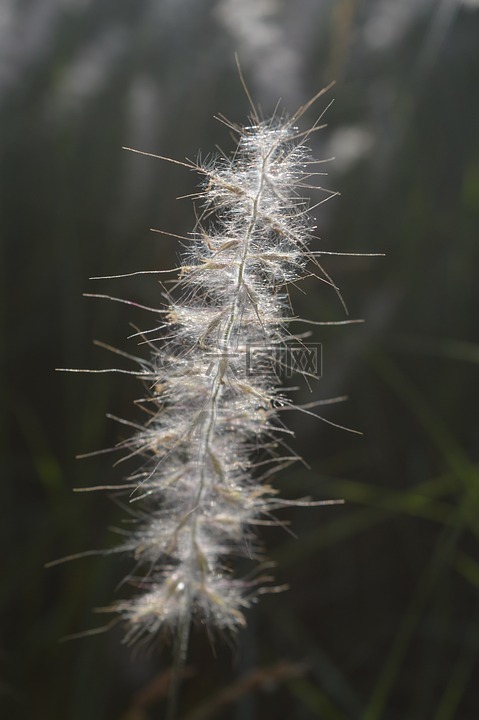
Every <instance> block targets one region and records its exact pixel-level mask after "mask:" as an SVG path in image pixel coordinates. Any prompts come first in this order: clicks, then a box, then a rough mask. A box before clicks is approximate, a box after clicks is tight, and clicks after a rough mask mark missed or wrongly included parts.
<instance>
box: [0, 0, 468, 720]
mask: <svg viewBox="0 0 479 720" xmlns="http://www.w3.org/2000/svg"><path fill="white" fill-rule="evenodd" d="M235 52H237V53H238V56H239V59H240V62H241V66H242V70H243V73H244V76H245V79H246V82H247V84H248V87H249V89H250V91H251V94H252V96H253V97H254V99H255V102H256V103H257V104H258V106H259V107H260V108H261V109H262V111H263V113H264V114H265V115H266V116H267V115H268V114H270V113H271V112H273V111H274V109H275V107H276V104H277V102H278V100H280V107H281V108H282V109H283V110H285V111H287V112H289V113H293V112H294V111H295V110H296V109H297V107H298V106H299V105H301V104H302V103H304V102H305V101H306V100H308V99H309V98H310V97H311V96H312V95H314V94H315V93H316V92H317V91H318V90H319V89H320V88H321V87H323V86H324V85H326V84H327V83H329V82H330V81H331V80H336V82H337V84H336V87H335V88H334V89H333V90H331V91H330V92H329V93H328V95H327V96H325V98H323V99H322V100H321V101H320V102H319V103H318V105H316V106H315V107H314V108H312V109H311V110H310V111H309V113H308V115H307V116H306V117H305V118H304V119H303V121H302V122H303V123H304V125H303V128H305V127H307V125H308V124H312V123H313V122H314V120H315V119H316V117H317V116H318V115H319V114H320V113H321V112H322V110H324V108H325V107H326V105H327V104H328V103H329V101H330V100H331V99H333V98H334V104H333V105H332V106H331V107H330V108H329V110H328V111H327V116H326V120H327V122H328V128H327V129H325V130H323V131H321V132H320V133H316V134H315V135H314V137H313V138H312V142H313V144H314V148H313V149H314V153H315V155H316V156H317V157H322V158H326V157H331V156H334V157H335V160H334V161H332V162H331V163H329V164H328V165H327V169H328V172H329V178H327V183H326V182H325V184H327V186H328V187H331V188H333V189H335V190H339V191H340V192H341V197H340V198H334V199H333V200H331V201H330V202H328V203H326V204H324V205H322V206H321V207H320V208H318V209H317V210H316V211H315V215H316V217H317V224H318V235H320V236H321V238H322V240H315V241H314V249H316V250H317V249H326V250H337V251H344V252H353V253H356V252H357V253H359V252H381V253H385V257H384V258H354V257H353V258H340V257H336V258H335V257H330V258H326V259H325V260H324V266H325V268H326V269H327V271H328V272H329V273H330V274H331V275H332V276H333V277H334V279H335V281H336V283H337V284H338V285H339V286H340V288H341V290H342V293H343V296H344V298H345V301H346V302H347V305H348V307H349V311H350V314H351V317H354V318H357V317H362V318H364V319H365V320H366V324H364V325H351V326H345V327H334V328H317V331H316V330H315V332H314V335H313V337H312V340H314V341H315V342H322V343H323V353H324V366H323V378H322V380H321V381H320V382H319V383H317V384H316V385H315V386H314V387H313V396H312V397H311V396H310V395H308V393H307V392H306V391H304V392H303V394H302V400H303V401H306V402H307V401H310V400H311V399H314V398H318V397H319V398H328V397H332V396H335V395H338V394H341V395H342V394H344V395H348V397H349V399H348V402H346V403H343V404H340V405H334V406H331V407H325V408H324V409H323V414H324V417H325V418H326V419H328V420H330V421H332V422H336V423H340V424H343V425H347V426H350V427H354V428H357V429H360V430H361V431H362V432H363V433H364V435H363V436H362V437H359V436H357V435H352V434H350V433H348V432H345V431H341V430H337V429H334V428H333V427H330V426H328V425H326V424H324V423H321V422H319V421H315V420H314V419H313V418H305V417H301V416H300V417H293V416H291V418H290V423H291V427H293V428H294V429H295V431H296V435H297V438H296V441H295V447H296V448H297V449H298V450H299V452H300V453H301V454H302V455H303V457H305V458H306V460H307V462H308V463H309V465H310V466H311V469H310V470H307V469H305V468H304V467H302V466H301V465H299V464H298V465H296V466H293V467H291V468H290V469H288V470H286V471H284V472H283V473H282V474H281V476H280V477H278V478H277V480H276V483H277V485H278V486H279V488H280V490H281V492H282V494H283V496H286V497H290V498H295V497H302V496H305V495H308V496H310V497H313V498H315V499H328V498H343V499H344V500H345V503H344V505H336V506H325V507H315V508H305V509H300V510H295V511H292V512H291V513H289V515H288V514H287V513H285V514H283V516H282V517H283V518H284V519H285V520H289V521H290V522H291V528H292V530H293V533H294V534H296V536H297V537H296V538H295V537H291V536H290V535H289V534H287V533H285V532H284V530H283V529H275V530H271V531H270V532H267V533H264V541H265V543H266V545H267V547H268V550H269V554H270V556H272V557H273V558H274V560H275V561H276V562H277V565H278V567H277V570H276V575H277V578H278V580H279V582H280V583H288V584H289V585H290V590H289V591H288V592H285V593H282V594H280V595H273V596H267V597H264V598H262V600H261V602H260V603H258V605H257V606H255V607H254V608H253V609H252V610H251V612H250V613H249V615H248V622H249V625H248V629H247V630H246V631H245V632H243V633H242V634H240V635H239V636H238V638H237V639H236V641H234V642H233V643H231V642H230V643H228V642H224V641H223V640H221V639H219V638H217V639H215V642H214V649H213V650H212V649H211V647H210V643H209V641H208V639H207V638H205V637H204V633H202V632H198V633H195V634H194V636H193V639H192V646H191V652H190V656H189V661H188V663H189V665H188V666H189V673H190V677H189V678H188V679H187V680H186V681H185V684H184V686H183V691H182V698H181V714H182V717H184V718H186V717H188V718H190V720H194V718H196V719H197V720H199V718H210V717H217V718H220V719H221V718H223V719H224V718H234V719H235V720H259V719H261V720H263V719H264V720H269V719H270V718H271V719H272V718H288V719H289V718H294V719H296V718H297V719H298V720H309V719H310V718H311V719H312V718H321V719H322V720H406V719H407V720H429V719H431V720H452V719H453V718H454V719H456V718H458V719H460V720H475V718H477V717H479V698H478V695H477V685H478V682H479V668H478V665H477V660H478V656H479V543H478V538H479V486H478V481H479V476H478V469H477V461H478V454H479V453H478V442H479V421H478V414H477V401H478V399H479V393H478V389H479V383H478V369H479V367H478V363H479V344H478V343H479V333H478V322H477V313H478V309H479V284H478V282H477V273H478V270H479V262H478V261H479V249H478V237H479V2H477V0H467V2H466V0H463V2H460V1H459V0H363V1H361V0H335V1H333V0H296V1H295V2H292V1H288V0H97V1H96V2H93V0H2V3H1V5H0V128H1V133H0V173H1V175H0V183H1V188H0V207H1V219H2V227H1V245H0V253H1V254H0V275H1V304H0V341H1V342H2V363H3V365H2V372H1V374H0V395H1V398H2V399H1V405H0V447H1V454H2V465H1V466H2V487H3V493H2V496H1V497H2V502H1V505H2V514H3V518H2V521H1V532H2V536H3V537H2V546H3V548H4V550H3V554H2V556H3V558H4V560H3V561H2V572H1V575H0V582H1V590H0V592H1V601H2V625H3V628H2V640H1V646H0V690H1V699H0V709H1V710H0V714H1V716H2V717H4V718H11V719H12V720H16V719H17V718H18V719H19V720H27V719H28V720H31V719H33V718H34V719H35V720H86V719H87V718H88V720H100V719H101V720H150V719H153V718H155V719H158V718H161V717H163V713H164V687H165V684H166V680H167V673H168V668H169V667H170V662H171V660H170V651H169V649H168V647H158V648H157V649H156V651H154V652H150V653H144V652H141V651H140V652H135V651H133V652H132V651H131V649H129V648H127V647H125V646H124V645H122V644H121V640H122V630H121V628H119V627H116V628H114V629H113V630H111V631H109V632H107V633H105V634H100V635H97V636H93V637H86V638H83V639H79V640H72V641H70V642H63V643H62V642H60V641H61V639H62V638H64V637H65V636H68V635H70V634H74V633H77V632H81V631H83V630H88V629H90V628H94V627H100V626H101V625H102V624H103V623H104V622H105V617H104V616H102V615H100V616H98V615H95V614H93V613H92V609H93V608H98V607H102V606H106V605H108V604H110V603H111V602H112V601H113V600H114V599H115V598H119V597H123V596H124V595H125V593H128V589H127V588H125V587H118V585H119V583H120V582H121V579H122V577H124V575H125V574H126V573H127V572H128V570H130V569H131V565H130V562H129V561H128V560H127V559H119V558H117V557H115V556H110V557H106V558H105V557H102V556H100V557H95V556H93V557H86V558H84V559H80V560H76V561H74V562H70V563H67V564H65V565H59V566H57V567H54V568H50V569H45V567H44V565H45V563H47V562H48V561H51V560H53V559H55V558H58V557H61V556H64V555H69V554H73V553H78V552H81V551H83V550H88V549H94V548H109V547H114V545H115V543H116V542H117V536H116V535H115V533H114V532H112V530H111V527H112V526H114V527H115V526H116V527H118V526H121V524H122V522H123V518H124V517H125V512H124V510H123V509H121V508H119V507H118V505H117V504H115V503H114V502H112V500H111V499H109V498H108V496H107V494H106V493H94V494H75V493H73V488H75V487H86V486H89V485H97V484H102V483H115V482H120V481H121V479H122V477H124V476H125V474H126V473H127V472H128V471H129V470H131V468H126V466H123V465H119V466H118V467H116V468H113V467H112V464H113V462H114V461H115V460H116V459H118V458H117V456H116V455H111V454H106V455H98V456H96V457H92V458H90V459H84V460H76V459H75V456H76V455H78V454H81V453H86V452H92V451H95V450H100V449H102V448H108V447H111V446H113V445H114V444H115V443H117V442H119V441H120V440H121V439H122V438H124V437H126V435H127V433H128V429H127V428H125V427H122V426H119V425H118V424H117V423H115V422H112V421H111V420H109V419H107V418H106V414H107V413H113V414H115V415H119V416H121V417H126V418H129V419H131V420H132V421H135V420H138V419H139V416H138V414H137V411H136V410H135V408H134V407H133V405H132V402H133V401H134V399H135V398H136V397H137V396H138V395H139V392H140V388H139V387H138V385H137V382H136V381H135V380H134V379H129V378H128V377H125V376H119V375H91V376H86V375H71V374H60V373H56V372H55V370H54V369H55V368H58V367H78V368H107V367H109V366H110V365H111V364H112V357H113V364H118V363H119V362H122V359H121V358H115V357H114V356H111V355H110V354H109V353H108V352H107V351H106V350H104V349H102V348H99V347H97V346H95V345H93V341H94V340H100V341H103V342H105V343H107V344H110V345H112V346H115V347H120V348H121V349H122V350H124V351H126V352H131V353H133V354H135V353H138V352H139V349H138V348H137V342H136V340H129V341H128V340H127V339H126V338H127V335H129V334H131V333H132V332H133V331H132V329H131V325H134V326H140V327H142V328H147V327H151V325H152V319H151V317H150V316H149V315H148V314H147V313H144V312H143V313H142V312H139V311H138V310H135V309H134V308H133V307H130V306H125V305H120V304H117V303H112V302H107V301H104V300H98V299H85V298H83V297H82V293H85V292H102V293H106V294H111V295H115V296H120V297H125V298H128V299H131V300H133V301H135V302H139V303H143V304H145V305H153V306H155V307H156V306H158V305H160V304H161V302H162V296H161V292H162V290H161V287H160V286H159V284H158V281H157V279H155V276H144V277H141V276H139V277H134V278H128V279H124V280H105V281H101V282H100V281H90V280H89V278H90V277H92V276H97V275H111V274H119V273H127V272H131V271H134V270H144V269H146V270H148V269H150V270H151V269H160V268H165V267H172V266H174V265H175V263H177V261H178V253H179V251H180V245H181V243H180V241H178V240H176V239H174V238H169V237H166V236H161V235H158V234H154V233H150V232H149V228H151V227H156V228H161V229H163V230H166V231H171V232H174V233H179V234H184V233H186V232H188V231H189V230H190V229H191V228H192V227H193V224H194V221H195V215H194V209H193V206H192V204H191V202H190V201H189V200H178V201H176V200H175V198H176V197H177V196H180V195H187V194H188V193H191V192H194V189H195V183H196V182H197V178H195V176H194V174H193V173H191V172H189V171H188V170H187V169H185V168H182V167H180V166H175V165H171V164H168V163H164V162H162V161H160V160H154V159H151V158H145V157H141V156H138V155H133V154H131V153H127V152H125V151H122V150H121V147H122V146H123V145H127V146H132V147H135V148H138V149H141V150H145V151H149V152H152V153H157V154H160V155H168V156H171V157H174V158H177V159H179V160H183V159H184V158H191V159H193V160H194V159H196V158H197V157H198V152H199V151H201V157H208V156H209V155H210V154H211V153H214V152H215V151H216V150H215V147H216V146H219V147H220V148H221V149H222V150H224V151H229V150H230V149H231V148H232V146H233V144H232V141H231V139H230V137H229V135H228V132H227V129H226V128H225V127H224V126H223V125H221V124H220V123H218V122H217V121H216V120H214V118H213V116H214V115H215V114H218V113H222V114H224V115H225V116H227V117H228V118H230V119H231V120H233V121H235V122H240V123H244V122H247V115H248V110H249V107H248V102H247V98H246V96H245V93H244V91H243V89H242V87H241V83H240V81H239V77H238V72H237V69H236V66H235V60H234V53H235ZM319 199H322V196H321V194H319V193H316V194H314V193H312V196H311V200H312V202H317V201H318V200H319ZM302 289H303V290H304V291H306V294H304V295H303V294H302V293H300V292H294V297H293V301H294V304H295V309H296V311H297V313H298V314H299V315H303V316H306V317H309V318H312V319H317V320H341V319H344V312H343V310H342V308H341V305H340V303H339V302H338V299H337V297H336V296H335V295H334V293H333V292H332V291H331V290H330V289H329V288H327V287H326V286H325V285H323V284H320V283H318V282H317V281H316V280H315V279H314V278H309V279H308V280H306V281H305V282H303V284H302ZM123 367H129V366H128V362H127V361H125V364H124V365H123ZM231 646H232V647H231ZM245 678H246V679H245ZM225 689H228V690H230V691H231V692H230V699H231V700H232V701H231V702H229V703H226V702H225V703H223V704H222V697H223V696H221V695H220V693H221V692H224V691H225ZM233 699H234V701H233ZM223 700H224V697H223Z"/></svg>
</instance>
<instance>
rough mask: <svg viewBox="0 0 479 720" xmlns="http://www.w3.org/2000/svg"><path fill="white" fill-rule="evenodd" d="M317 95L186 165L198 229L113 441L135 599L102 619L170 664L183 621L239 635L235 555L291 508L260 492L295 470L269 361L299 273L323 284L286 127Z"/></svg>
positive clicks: (302, 153) (246, 598)
mask: <svg viewBox="0 0 479 720" xmlns="http://www.w3.org/2000/svg"><path fill="white" fill-rule="evenodd" d="M322 92H324V91H322ZM321 94H322V93H319V94H318V96H316V97H315V98H313V99H312V100H311V101H310V102H309V103H308V104H307V105H305V106H303V107H302V108H301V109H300V110H299V111H298V112H297V113H296V114H295V115H294V116H293V117H292V118H290V119H286V120H285V119H281V118H278V117H275V118H273V119H272V120H269V121H260V120H259V118H258V116H257V114H256V112H253V116H252V124H251V125H250V126H247V127H242V128H240V127H237V126H234V125H232V124H230V123H228V125H229V126H230V128H231V129H232V130H233V131H234V132H235V133H237V135H238V137H239V140H238V144H237V148H236V150H235V152H234V154H233V156H232V157H231V158H226V157H221V158H219V159H216V160H214V161H212V162H209V163H207V164H205V165H203V166H201V167H200V166H198V167H195V169H196V170H198V171H200V173H201V174H202V176H203V185H202V188H201V191H200V192H199V193H198V197H199V201H200V202H201V206H202V213H201V217H200V220H199V222H198V225H197V227H196V228H195V231H194V232H193V233H192V234H191V240H190V242H189V250H188V252H187V253H186V255H185V256H184V257H183V259H182V265H181V267H180V269H179V270H180V272H179V277H178V280H177V282H176V283H175V285H174V287H173V289H172V290H170V291H169V293H168V294H167V296H168V304H167V307H166V308H165V309H163V310H159V311H157V312H159V313H160V314H162V315H161V316H162V324H161V327H159V328H158V333H159V334H161V335H162V337H161V339H160V340H155V341H148V345H149V347H150V349H151V356H150V358H149V359H148V360H147V361H144V360H141V361H139V363H140V365H141V370H140V371H139V372H138V377H140V378H141V379H142V380H143V381H144V382H145V383H146V385H147V397H146V398H145V403H146V406H147V407H148V408H149V420H148V422H147V423H146V425H145V426H144V428H143V429H141V430H140V431H138V432H137V433H136V434H135V435H134V436H133V437H132V438H130V439H129V440H128V441H127V443H125V444H126V446H127V448H128V452H129V453H130V454H131V455H136V456H138V457H140V458H141V460H142V466H141V468H140V469H139V471H137V472H136V473H135V474H134V475H133V476H131V477H130V478H129V480H128V482H127V484H126V487H128V488H132V487H133V488H134V489H133V492H132V495H131V499H132V500H134V501H135V503H134V505H133V506H132V507H134V508H135V511H136V521H137V523H136V526H135V529H134V530H133V531H132V532H131V534H128V535H126V536H125V539H124V541H123V543H122V545H121V547H120V548H119V549H120V550H125V551H127V552H129V553H130V554H131V555H132V556H133V558H134V559H135V561H136V570H135V574H134V575H132V576H131V577H130V578H129V579H130V581H131V583H132V584H134V585H137V586H138V587H139V588H140V591H139V594H137V595H136V596H134V597H133V598H132V599H129V600H125V601H120V602H118V603H116V604H115V605H114V606H113V609H114V610H115V611H116V612H117V613H119V615H120V617H121V618H123V619H124V620H126V623H127V628H128V629H127V634H126V640H127V641H128V642H134V641H137V640H148V639H152V638H154V637H156V636H157V634H158V633H159V632H160V631H163V630H169V631H170V632H171V633H173V634H174V636H175V637H176V652H177V657H179V658H181V657H183V658H184V655H185V653H186V647H187V643H188V637H189V628H190V625H191V622H192V621H197V620H198V621H201V622H202V623H203V624H206V625H207V626H208V627H210V628H218V629H220V630H230V631H235V630H237V629H238V628H240V627H241V626H243V625H244V624H245V617H244V610H245V608H247V607H248V605H249V604H250V603H251V601H252V600H253V599H254V597H255V596H256V595H257V594H258V593H259V592H262V591H265V588H261V585H262V584H263V582H266V583H267V581H268V580H269V578H265V577H261V574H262V571H257V573H256V576H255V575H254V574H253V575H250V576H248V578H247V579H245V578H240V577H237V576H235V574H234V570H233V564H232V558H233V557H234V556H238V555H243V556H247V557H249V558H250V559H251V558H252V559H256V560H257V561H258V563H260V561H261V560H262V554H261V551H260V548H259V547H258V545H257V542H256V540H255V533H254V528H255V526H256V525H259V524H268V523H271V522H274V517H273V513H274V511H275V510H276V509H278V508H280V507H281V506H283V505H287V504H290V502H289V501H281V500H280V499H278V498H277V496H276V494H275V491H274V490H273V489H272V488H271V487H270V486H269V485H268V484H267V478H269V477H270V476H271V475H272V474H273V473H274V472H276V470H277V469H279V467H282V466H284V465H287V464H289V463H290V462H292V461H293V460H294V459H296V458H295V457H294V456H293V453H292V451H291V450H290V449H289V446H288V444H287V442H286V438H287V437H288V435H291V434H292V433H291V431H290V430H288V429H287V428H286V427H285V426H284V425H283V423H282V422H281V420H280V413H281V411H282V410H284V409H289V408H291V407H293V403H292V401H291V400H290V399H289V398H288V397H287V395H286V394H285V393H284V391H282V390H281V387H280V381H279V375H280V370H281V368H280V367H278V365H277V363H275V358H278V357H284V352H285V351H286V352H287V350H288V347H290V345H291V343H292V342H293V343H296V346H298V343H301V340H300V339H299V338H298V337H295V336H294V335H292V334H291V332H290V331H289V327H290V323H291V322H292V321H293V320H294V319H297V318H293V316H292V312H291V308H290V303H289V296H288V291H287V288H288V284H290V283H292V282H295V281H297V280H298V279H300V278H301V277H302V276H304V274H305V266H306V264H307V263H308V262H309V261H313V262H314V263H315V264H316V267H317V268H319V270H318V272H321V275H322V277H321V279H322V280H324V281H325V282H327V283H329V284H331V285H333V287H334V284H333V283H332V281H331V279H330V278H329V276H327V274H326V273H324V271H323V270H322V269H321V267H320V266H319V264H318V263H317V261H316V259H315V254H314V253H310V252H309V251H308V240H309V238H310V236H311V234H312V230H313V227H312V221H311V219H310V217H309V216H308V212H307V210H308V207H307V202H306V201H305V200H304V199H303V198H302V194H301V193H302V188H304V187H310V185H309V183H311V178H314V176H315V175H318V174H322V173H318V172H316V170H315V163H316V162H318V161H315V160H313V159H312V158H311V156H310V152H309V150H308V148H307V146H306V145H305V141H306V140H307V137H308V134H309V133H310V132H311V130H309V131H308V132H305V133H302V132H299V131H298V128H297V121H298V120H299V119H300V117H301V116H302V115H303V113H304V112H305V111H306V110H307V109H308V108H309V107H310V105H311V104H312V102H314V101H315V100H316V99H317V97H319V95H321ZM225 122H226V121H225ZM317 127H318V126H317V125H316V126H314V127H313V130H314V129H317ZM188 167H193V166H188ZM330 195H331V193H328V195H327V197H329V196H330ZM145 337H146V336H144V339H145ZM281 353H283V354H281ZM304 374H308V372H306V370H305V371H304ZM137 501H138V502H137ZM138 508H139V509H138ZM260 567H261V564H260Z"/></svg>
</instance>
